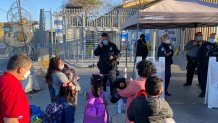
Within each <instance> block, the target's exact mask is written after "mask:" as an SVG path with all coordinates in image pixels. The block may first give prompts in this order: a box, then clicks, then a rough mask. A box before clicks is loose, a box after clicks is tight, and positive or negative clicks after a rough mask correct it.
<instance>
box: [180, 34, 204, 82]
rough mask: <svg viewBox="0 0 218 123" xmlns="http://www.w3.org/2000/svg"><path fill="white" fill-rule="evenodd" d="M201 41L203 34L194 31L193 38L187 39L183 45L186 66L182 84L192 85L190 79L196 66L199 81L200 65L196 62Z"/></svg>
mask: <svg viewBox="0 0 218 123" xmlns="http://www.w3.org/2000/svg"><path fill="white" fill-rule="evenodd" d="M202 43H203V35H202V33H201V32H197V33H195V40H191V41H189V42H188V43H187V44H186V45H185V50H186V51H187V53H186V58H187V66H186V70H187V73H186V83H185V84H184V86H191V85H192V80H193V77H194V73H195V69H196V68H197V70H198V81H200V80H201V79H200V78H201V76H200V73H199V71H200V66H199V65H198V62H197V53H198V50H199V48H200V47H201V45H202Z"/></svg>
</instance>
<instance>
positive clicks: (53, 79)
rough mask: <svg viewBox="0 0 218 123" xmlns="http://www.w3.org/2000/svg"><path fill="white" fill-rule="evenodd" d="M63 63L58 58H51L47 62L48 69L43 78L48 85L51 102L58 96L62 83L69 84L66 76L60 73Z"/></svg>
mask: <svg viewBox="0 0 218 123" xmlns="http://www.w3.org/2000/svg"><path fill="white" fill-rule="evenodd" d="M63 68H64V63H63V61H62V60H61V58H59V57H53V58H51V59H50V61H49V67H48V71H47V74H46V76H45V79H46V82H47V83H48V87H49V91H50V96H51V102H54V101H55V100H56V99H57V98H58V96H59V90H60V87H61V85H62V84H63V83H69V80H68V78H67V76H66V75H65V74H64V73H63V72H62V70H63Z"/></svg>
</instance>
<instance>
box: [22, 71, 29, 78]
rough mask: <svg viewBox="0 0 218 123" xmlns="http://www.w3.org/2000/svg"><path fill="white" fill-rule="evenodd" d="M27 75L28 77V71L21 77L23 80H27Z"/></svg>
mask: <svg viewBox="0 0 218 123" xmlns="http://www.w3.org/2000/svg"><path fill="white" fill-rule="evenodd" d="M29 75H30V71H27V72H26V73H25V74H24V75H23V77H24V78H25V79H27V78H28V76H29Z"/></svg>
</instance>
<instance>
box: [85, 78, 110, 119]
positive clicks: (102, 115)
mask: <svg viewBox="0 0 218 123" xmlns="http://www.w3.org/2000/svg"><path fill="white" fill-rule="evenodd" d="M102 85H103V75H102V74H93V75H92V77H91V89H90V90H89V91H88V92H87V94H86V104H85V111H84V123H108V122H109V120H108V112H107V109H106V105H107V104H106V100H105V91H104V90H103V86H102Z"/></svg>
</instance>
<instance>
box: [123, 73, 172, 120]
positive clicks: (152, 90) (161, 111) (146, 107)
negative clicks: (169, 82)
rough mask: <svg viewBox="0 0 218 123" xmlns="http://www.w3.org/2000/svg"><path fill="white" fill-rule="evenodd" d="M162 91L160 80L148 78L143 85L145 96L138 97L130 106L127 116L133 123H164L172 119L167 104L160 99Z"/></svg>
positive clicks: (154, 77)
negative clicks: (167, 119)
mask: <svg viewBox="0 0 218 123" xmlns="http://www.w3.org/2000/svg"><path fill="white" fill-rule="evenodd" d="M162 90H163V83H162V80H161V79H160V78H158V77H156V76H153V77H148V78H147V80H146V84H145V91H146V93H147V96H138V97H136V98H135V99H134V100H133V101H132V103H131V104H130V106H129V108H128V110H127V115H128V119H129V120H130V121H133V122H134V123H164V120H165V119H166V118H172V117H173V111H172V109H171V107H170V106H169V104H168V103H167V102H166V101H165V100H164V99H163V98H161V97H160V95H161V93H162Z"/></svg>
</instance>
